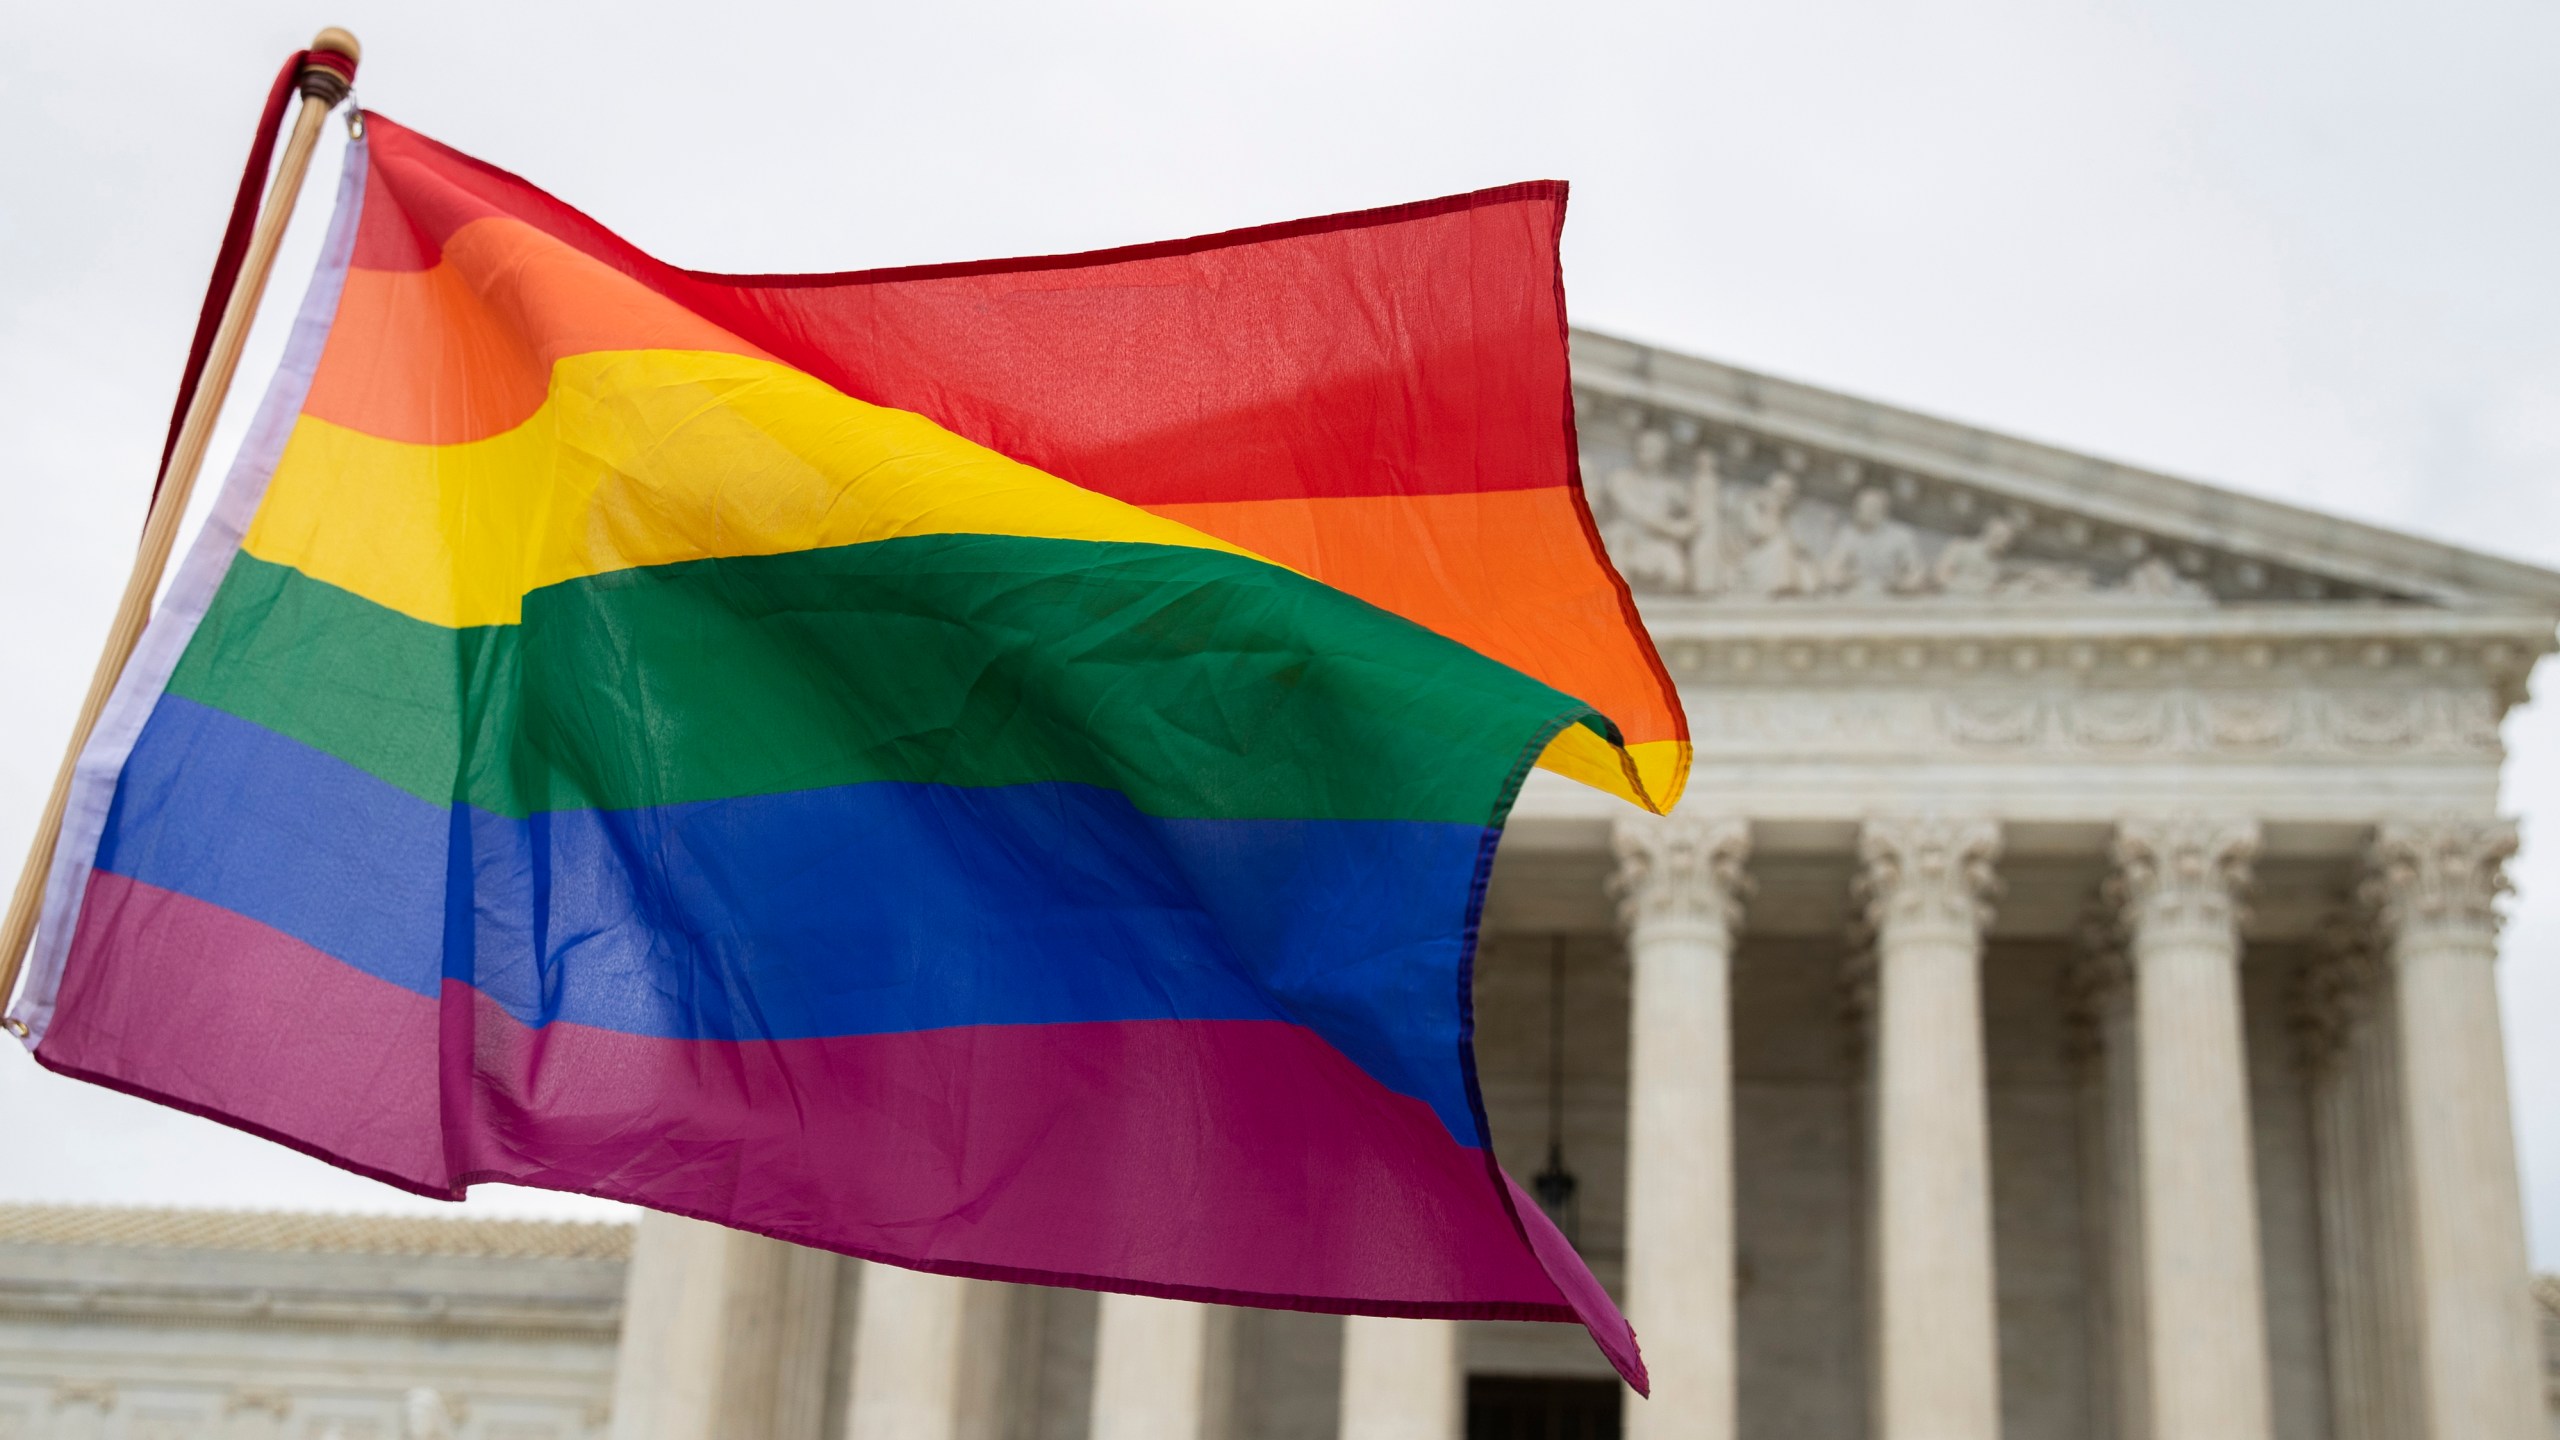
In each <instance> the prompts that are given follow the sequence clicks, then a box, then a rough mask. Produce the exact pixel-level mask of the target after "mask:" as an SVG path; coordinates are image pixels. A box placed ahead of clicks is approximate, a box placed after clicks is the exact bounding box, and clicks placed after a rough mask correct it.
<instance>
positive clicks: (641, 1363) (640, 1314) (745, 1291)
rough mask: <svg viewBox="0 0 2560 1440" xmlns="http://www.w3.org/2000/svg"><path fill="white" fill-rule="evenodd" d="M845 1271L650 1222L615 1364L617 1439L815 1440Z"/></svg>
mask: <svg viewBox="0 0 2560 1440" xmlns="http://www.w3.org/2000/svg"><path fill="white" fill-rule="evenodd" d="M838 1263H839V1261H838V1257H836V1256H834V1255H830V1254H827V1253H826V1252H825V1251H822V1250H806V1249H803V1248H801V1247H800V1246H797V1245H788V1244H785V1243H783V1242H782V1241H779V1240H768V1239H765V1238H764V1237H763V1236H760V1235H749V1234H746V1233H744V1232H742V1231H737V1230H730V1229H726V1228H724V1227H721V1226H718V1225H710V1224H705V1223H704V1222H702V1221H699V1220H686V1219H681V1218H679V1217H677V1216H674V1215H662V1214H659V1213H657V1212H656V1211H650V1212H647V1213H645V1214H643V1215H642V1216H641V1217H640V1230H639V1235H638V1237H637V1238H636V1239H635V1241H634V1242H633V1245H632V1251H631V1271H630V1277H629V1278H628V1279H627V1280H626V1281H625V1282H624V1290H623V1302H622V1343H621V1347H620V1350H619V1352H618V1354H617V1355H616V1356H615V1359H614V1373H613V1435H614V1440H818V1437H819V1435H820V1434H821V1433H822V1432H823V1431H824V1429H825V1424H826V1389H827V1355H828V1351H829V1349H830V1348H831V1347H832V1345H833V1343H834V1337H835V1323H834V1321H835V1293H836V1267H837V1265H838Z"/></svg>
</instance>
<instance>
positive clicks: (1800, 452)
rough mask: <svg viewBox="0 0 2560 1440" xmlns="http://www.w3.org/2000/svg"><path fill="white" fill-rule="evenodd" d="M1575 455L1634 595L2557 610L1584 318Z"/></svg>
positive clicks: (2369, 542)
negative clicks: (1592, 329) (1620, 336)
mask: <svg viewBox="0 0 2560 1440" xmlns="http://www.w3.org/2000/svg"><path fill="white" fill-rule="evenodd" d="M1574 386H1575V390H1574V394H1575V404H1576V412H1577V424H1578V429H1579V433H1580V437H1581V446H1582V470H1583V480H1584V484H1585V487H1586V490H1587V492H1588V494H1589V496H1590V500H1591V504H1592V510H1593V514H1594V518H1595V519H1596V520H1597V521H1598V522H1599V525H1600V530H1601V534H1602V536H1603V538H1604V539H1605V541H1606V542H1607V544H1608V546H1609V549H1610V552H1611V554H1612V556H1613V557H1614V558H1615V559H1616V561H1617V564H1618V567H1619V569H1620V571H1621V572H1622V573H1624V574H1625V575H1626V577H1627V579H1628V582H1629V583H1630V584H1631V585H1632V586H1634V587H1635V589H1636V590H1637V591H1638V593H1640V594H1643V595H1647V596H1650V597H1658V598H1659V599H1660V600H1662V601H1667V602H1674V603H1677V602H1678V601H1680V600H1683V599H1686V600H1692V601H1705V602H1712V603H1713V604H1714V606H1715V607H1716V608H1718V609H1720V610H1721V609H1726V608H1732V609H1735V610H1738V611H1740V610H1758V609H1761V608H1763V607H1782V608H1784V609H1787V610H1820V609H1825V608H1838V607H1842V606H1850V605H1855V606H1871V605H1874V604H1876V603H1879V602H1894V603H1897V604H1908V605H1912V606H1921V607H1940V608H1946V607H1955V608H1964V609H1974V608H1979V607H1992V608H2008V607H2016V608H2019V609H2033V610H2035V611H2038V612H2052V611H2058V610H2070V611H2087V612H2093V613H2094V612H2101V611H2113V612H2125V611H2150V612H2174V611H2178V610H2188V611H2211V610H2215V609H2218V608H2241V607H2247V608H2252V609H2255V608H2263V607H2270V606H2282V607H2293V608H2298V607H2301V606H2305V605H2317V606H2327V605H2359V606H2366V607H2373V606H2381V607H2420V608H2429V607H2432V608H2445V607H2453V608H2479V607H2488V608H2495V609H2501V610H2506V611H2509V612H2516V611H2523V612H2528V613H2532V614H2538V615H2541V616H2544V617H2551V616H2555V615H2560V575H2555V574H2553V573H2551V572H2549V571H2545V570H2540V569H2537V568H2535V567H2532V566H2528V565H2522V564H2518V563H2515V562H2512V561H2506V560H2500V559H2497V558H2495V557H2491V556H2485V555H2480V554H2476V553H2473V552H2468V551H2462V550H2458V549H2455V548H2453V547H2451V546H2445V545H2439V544H2436V543H2434V542H2431V541H2426V540H2421V539H2418V538H2416V537H2414V536H2408V535H2402V534H2397V533H2394V532H2391V531H2386V530H2381V529H2378V528H2375V527H2371V526H2364V525H2358V524H2354V523H2353V522H2349V521H2344V520H2340V519H2337V518H2334V517H2330V516H2324V515H2318V514H2315V513H2312V512H2309V511H2304V510H2299V509H2295V508H2293V507H2290V506H2284V505H2278V504H2274V503H2272V502H2268V501H2263V500H2257V499H2254V498H2251V497H2248V496H2243V495H2239V494H2236V493H2234V492H2230V491H2225V490H2218V489H2215V488H2213V487H2210V486H2205V485H2200V484H2197V483H2195V482H2193V481H2189V480H2182V479H2179V478H2177V477H2174V476H2169V475H2162V474H2158V473H2155V472H2150V471H2144V470H2139V469H2135V468H2133V467H2130V466H2123V465H2117V464H2114V463H2111V462H2108V461H2105V460H2100V459H2096V458H2093V457H2090V456H2085V455H2077V454H2073V453H2071V452H2068V451H2064V450H2059V449H2056V448H2054V447H2052V446H2047V445H2040V444H2037V443H2035V442H2032V441H2026V440H2020V439H2017V438H2015V437H2011V436H2004V435H1998V434H1993V433H1991V432H1988V431H1983V430H1977V429H1973V428H1971V427H1967V426H1963V425H1958V424H1954V423H1951V422H1948V421H1943V420H1938V419H1934V418H1931V417H1928V416H1924V415H1917V414H1913V413H1911V412H1909V411H1901V410H1895V409H1892V408H1891V407H1887V406H1882V405H1876V404H1873V403H1870V402H1867V401H1863V400H1858V399H1855V398H1853V397H1850V396H1846V395H1841V394H1838V393H1835V392H1830V391H1824V390H1818V389H1815V388H1813V387H1811V386H1805V385H1798V384H1794V383H1792V382H1789V381H1784V380H1778V379H1774V378H1772V377H1769V376H1764V375H1757V374H1753V373H1751V372H1749V371H1744V370H1738V369H1735V368H1733V367H1731V366H1726V365H1719V364H1716V363H1714V362H1712V361H1706V360H1699V359H1696V358H1694V357H1689V356H1682V355H1675V354H1671V353H1669V352H1665V351H1659V350H1653V349H1649V348H1646V347H1643V346H1639V345H1634V344H1630V343H1628V342H1625V341H1621V340H1615V339H1612V338H1609V337H1606V336H1601V335H1595V334H1591V333H1589V332H1577V333H1576V335H1575V336H1574Z"/></svg>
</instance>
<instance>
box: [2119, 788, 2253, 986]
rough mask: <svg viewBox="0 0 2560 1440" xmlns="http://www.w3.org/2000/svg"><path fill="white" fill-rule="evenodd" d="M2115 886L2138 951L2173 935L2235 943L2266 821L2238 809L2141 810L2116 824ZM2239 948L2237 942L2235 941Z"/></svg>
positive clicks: (2120, 911) (2129, 931)
mask: <svg viewBox="0 0 2560 1440" xmlns="http://www.w3.org/2000/svg"><path fill="white" fill-rule="evenodd" d="M2108 853H2109V855H2110V857H2111V858H2112V859H2113V860H2114V861H2115V865H2116V873H2115V876H2114V878H2113V879H2112V880H2110V881H2109V884H2108V893H2109V894H2110V896H2111V897H2112V898H2113V899H2114V900H2115V902H2116V904H2117V906H2118V907H2119V914H2120V915H2121V917H2122V923H2123V925H2124V927H2125V931H2126V933H2127V935H2128V936H2129V937H2130V938H2131V939H2132V940H2133V942H2134V950H2135V959H2136V961H2137V963H2138V962H2139V960H2140V952H2141V951H2142V950H2143V949H2144V948H2146V947H2147V946H2148V945H2150V944H2154V943H2157V942H2159V941H2161V940H2164V939H2169V938H2173V937H2175V938H2194V939H2198V940H2210V941H2212V942H2214V943H2217V944H2226V945H2228V944H2232V943H2233V940H2234V938H2235V937H2236V935H2237V933H2238V931H2239V926H2240V920H2241V916H2242V914H2243V913H2244V909H2245V902H2246V899H2247V896H2248V891H2249V882H2250V876H2251V869H2252V867H2253V866H2254V865H2255V864H2256V862H2257V858H2258V822H2257V821H2255V820H2250V819H2245V818H2242V817H2239V816H2233V815H2202V814H2177V815H2137V816H2130V817H2127V818H2126V819H2124V820H2121V821H2118V822H2117V824H2116V836H2115V843H2114V844H2113V845H2112V846H2110V847H2109V850H2108ZM2234 953H2235V955H2236V953H2237V949H2236V946H2235V947H2234Z"/></svg>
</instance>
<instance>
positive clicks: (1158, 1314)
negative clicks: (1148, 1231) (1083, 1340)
mask: <svg viewBox="0 0 2560 1440" xmlns="http://www.w3.org/2000/svg"><path fill="white" fill-rule="evenodd" d="M1226 1318H1227V1317H1226V1316H1225V1315H1223V1314H1221V1313H1220V1312H1219V1311H1218V1310H1217V1309H1216V1308H1215V1307H1213V1306H1208V1305H1197V1304H1193V1303H1192V1302H1190V1301H1188V1300H1161V1299H1157V1298H1155V1297H1153V1296H1147V1295H1105V1296H1103V1297H1102V1320H1101V1328H1100V1330H1099V1332H1098V1333H1097V1334H1096V1335H1095V1337H1094V1356H1093V1428H1092V1432H1091V1433H1092V1440H1217V1437H1218V1435H1219V1433H1220V1432H1221V1431H1222V1430H1223V1429H1224V1426H1223V1424H1222V1423H1221V1422H1222V1421H1223V1420H1224V1415H1223V1413H1222V1408H1223V1405H1224V1401H1225V1398H1226V1384H1225V1376H1224V1373H1223V1372H1224V1370H1225V1360H1226V1357H1225V1354H1224V1350H1225V1346H1224V1344H1223V1343H1222V1342H1223V1340H1224V1333H1223V1332H1224V1325H1225V1321H1226Z"/></svg>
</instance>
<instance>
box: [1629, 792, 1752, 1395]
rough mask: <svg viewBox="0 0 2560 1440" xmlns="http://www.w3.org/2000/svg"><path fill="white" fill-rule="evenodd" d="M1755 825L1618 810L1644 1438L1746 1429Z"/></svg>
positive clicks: (1633, 1281)
mask: <svg viewBox="0 0 2560 1440" xmlns="http://www.w3.org/2000/svg"><path fill="white" fill-rule="evenodd" d="M1750 840H1751V835H1750V828H1749V825H1748V824H1747V823H1746V822H1745V821H1742V820H1739V819H1734V818H1731V817H1713V818H1693V817H1687V816H1681V817H1675V818H1672V819H1667V820H1666V819H1657V818H1654V817H1651V816H1645V817H1629V818H1626V819H1623V820H1621V821H1619V822H1618V827H1617V836H1616V848H1617V852H1618V871H1617V874H1616V876H1615V877H1614V878H1613V879H1612V880H1611V882H1610V889H1611V891H1612V893H1614V894H1615V895H1616V897H1617V900H1618V914H1619V918H1620V919H1621V920H1622V921H1623V922H1624V924H1625V926H1626V930H1627V955H1628V963H1629V967H1630V969H1631V970H1632V972H1633V984H1634V993H1633V997H1632V999H1631V1000H1630V1002H1629V1004H1628V1007H1627V1009H1628V1040H1627V1049H1628V1055H1627V1241H1626V1244H1627V1250H1626V1256H1627V1258H1626V1286H1625V1288H1626V1304H1627V1319H1628V1321H1629V1322H1630V1323H1632V1324H1633V1325H1634V1326H1635V1330H1636V1334H1637V1335H1638V1336H1639V1337H1641V1338H1642V1342H1643V1344H1644V1353H1645V1363H1646V1366H1647V1368H1648V1369H1649V1370H1650V1371H1651V1372H1652V1378H1653V1398H1652V1399H1650V1400H1644V1399H1639V1398H1637V1397H1636V1396H1634V1395H1633V1394H1630V1395H1629V1396H1628V1397H1627V1400H1626V1410H1625V1414H1626V1433H1627V1434H1628V1435H1629V1436H1630V1437H1632V1440H1650V1437H1656V1436H1661V1437H1668V1436H1674V1435H1678V1436H1698V1437H1709V1440H1729V1437H1731V1436H1732V1435H1733V1433H1734V1426H1735V1423H1736V1409H1735V1400H1734V1353H1735V1338H1734V1248H1733V1247H1734V1239H1733V1018H1732V1012H1731V1004H1730V1000H1729V989H1730V985H1729V981H1730V971H1731V968H1732V955H1733V936H1734V931H1735V930H1736V928H1737V927H1738V926H1739V923H1740V921H1741V916H1742V896H1743V890H1744V884H1745V882H1744V879H1743V875H1742V864H1743V860H1744V858H1745V856H1746V855H1747V854H1748V852H1749V849H1750Z"/></svg>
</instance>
